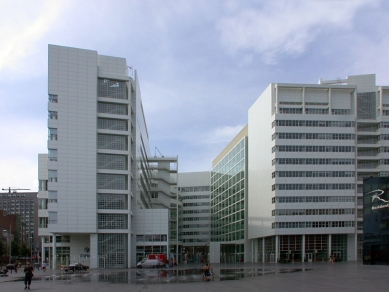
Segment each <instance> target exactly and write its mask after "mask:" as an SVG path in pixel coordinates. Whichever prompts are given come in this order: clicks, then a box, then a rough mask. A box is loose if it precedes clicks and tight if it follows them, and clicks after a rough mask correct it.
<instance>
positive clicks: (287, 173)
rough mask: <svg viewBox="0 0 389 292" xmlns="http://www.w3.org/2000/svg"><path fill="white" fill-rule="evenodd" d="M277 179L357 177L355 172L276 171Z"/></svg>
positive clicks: (274, 174)
mask: <svg viewBox="0 0 389 292" xmlns="http://www.w3.org/2000/svg"><path fill="white" fill-rule="evenodd" d="M275 177H355V171H274V172H273V173H272V178H275Z"/></svg>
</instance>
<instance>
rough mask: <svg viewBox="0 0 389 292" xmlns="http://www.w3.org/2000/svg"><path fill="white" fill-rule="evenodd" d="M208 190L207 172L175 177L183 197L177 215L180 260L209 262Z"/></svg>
mask: <svg viewBox="0 0 389 292" xmlns="http://www.w3.org/2000/svg"><path fill="white" fill-rule="evenodd" d="M210 189H211V186H210V173H209V171H201V172H184V173H179V174H178V191H179V193H180V194H181V197H182V203H183V208H182V214H180V220H179V222H180V226H179V229H180V233H181V234H180V238H181V241H182V245H181V247H182V248H181V252H180V259H181V260H183V261H185V262H194V263H202V262H204V261H205V260H208V254H209V243H210V241H211V191H210Z"/></svg>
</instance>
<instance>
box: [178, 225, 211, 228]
mask: <svg viewBox="0 0 389 292" xmlns="http://www.w3.org/2000/svg"><path fill="white" fill-rule="evenodd" d="M182 227H183V228H210V227H211V225H210V224H187V225H183V226H182Z"/></svg>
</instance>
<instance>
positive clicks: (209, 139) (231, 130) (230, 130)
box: [199, 125, 244, 145]
mask: <svg viewBox="0 0 389 292" xmlns="http://www.w3.org/2000/svg"><path fill="white" fill-rule="evenodd" d="M243 127H244V125H236V126H233V127H230V126H226V127H218V128H214V129H211V130H209V131H208V132H206V133H205V134H204V137H203V138H202V139H200V140H199V141H200V143H201V144H218V143H224V144H225V143H229V142H231V140H232V139H233V138H234V137H235V136H236V135H237V134H238V133H239V132H240V131H241V130H242V129H243ZM226 145H227V144H226Z"/></svg>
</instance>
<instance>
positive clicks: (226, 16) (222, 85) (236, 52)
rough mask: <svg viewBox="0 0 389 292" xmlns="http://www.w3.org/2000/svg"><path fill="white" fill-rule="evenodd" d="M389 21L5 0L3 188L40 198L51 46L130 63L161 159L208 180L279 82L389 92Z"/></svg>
mask: <svg viewBox="0 0 389 292" xmlns="http://www.w3.org/2000/svg"><path fill="white" fill-rule="evenodd" d="M388 19H389V1H384V0H382V1H380V0H343V1H342V0H336V1H335V0H334V1H330V0H320V1H319V0H318V1H316V0H284V1H281V0H279V1H278V0H272V1H270V0H268V1H261V0H258V1H248V0H246V1H245V0H240V1H221V0H220V1H218V0H214V1H209V0H207V1H205V0H204V1H202V0H196V1H194V0H193V1H192V0H185V1H179V0H176V1H169V0H164V1H160V0H155V1H148V0H138V1H137V0H132V1H127V0H116V1H115V0H110V1H108V0H107V1H102V0H90V1H89V0H83V1H73V0H65V1H61V0H56V1H40V0H34V1H28V0H24V1H19V0H2V1H1V2H0V39H1V40H2V42H1V43H2V46H0V110H1V112H0V187H1V188H6V187H9V186H12V187H19V188H29V189H31V190H32V191H37V186H38V179H37V177H38V153H46V152H47V150H46V145H47V127H46V125H47V46H48V44H56V45H62V46H70V47H77V48H84V49H90V50H96V51H98V53H99V54H101V55H109V56H117V57H124V58H126V59H127V63H128V65H130V66H132V67H133V68H135V69H136V70H137V71H138V76H139V81H140V87H141V91H142V99H143V105H144V111H145V115H146V119H147V126H148V130H149V133H150V147H151V149H150V150H151V153H152V154H153V155H154V147H158V149H159V150H160V152H161V153H162V154H163V155H178V157H179V170H180V171H182V172H188V171H203V170H210V169H211V166H212V160H213V159H214V158H215V157H216V156H217V155H218V154H219V153H220V151H221V150H222V149H223V148H224V147H225V146H226V145H227V143H228V142H229V141H230V140H231V139H232V138H233V137H234V136H235V135H236V134H237V133H238V132H239V131H240V130H241V128H242V127H243V126H244V125H245V124H246V123H247V111H248V109H249V107H250V106H251V105H252V104H253V103H254V101H255V100H256V99H257V98H258V97H259V95H260V94H261V93H262V91H263V90H264V89H265V88H266V87H267V86H268V84H269V83H270V82H285V83H287V82H299V83H317V82H318V80H319V78H323V79H331V80H332V79H336V78H338V77H341V78H345V77H346V76H348V75H355V74H370V73H376V74H377V84H378V85H389V70H388V68H389V22H388ZM161 116H162V117H163V118H162V119H161V118H160V117H161Z"/></svg>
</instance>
